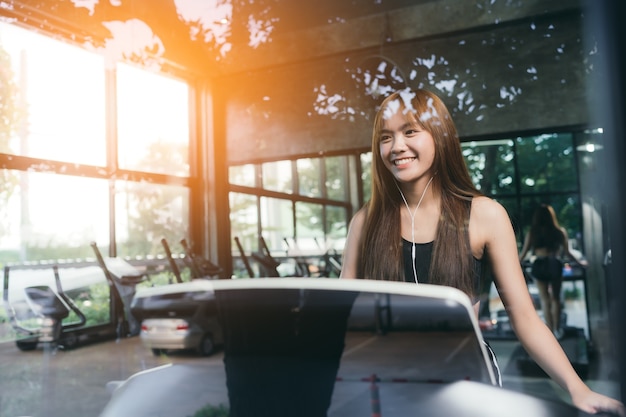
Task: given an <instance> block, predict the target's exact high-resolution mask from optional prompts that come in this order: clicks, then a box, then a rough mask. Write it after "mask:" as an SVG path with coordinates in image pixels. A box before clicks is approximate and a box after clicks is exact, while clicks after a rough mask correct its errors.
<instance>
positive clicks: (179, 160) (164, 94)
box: [117, 64, 189, 176]
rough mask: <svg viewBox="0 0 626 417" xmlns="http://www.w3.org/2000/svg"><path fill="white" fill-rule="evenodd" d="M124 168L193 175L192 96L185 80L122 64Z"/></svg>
mask: <svg viewBox="0 0 626 417" xmlns="http://www.w3.org/2000/svg"><path fill="white" fill-rule="evenodd" d="M117 99H118V100H117V103H118V104H117V110H118V112H117V121H118V150H119V152H118V163H119V165H120V168H123V169H132V170H137V171H146V172H155V173H159V174H170V175H178V176H189V92H188V86H187V84H185V83H184V82H182V81H178V80H174V79H171V78H167V77H164V76H162V75H158V74H153V73H149V72H146V71H145V70H142V69H140V68H135V67H131V66H129V65H124V64H119V65H118V67H117Z"/></svg>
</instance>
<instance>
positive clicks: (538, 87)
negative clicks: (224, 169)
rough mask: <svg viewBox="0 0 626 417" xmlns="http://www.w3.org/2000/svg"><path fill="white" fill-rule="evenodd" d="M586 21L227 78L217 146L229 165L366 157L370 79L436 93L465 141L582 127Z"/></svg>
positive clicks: (528, 24) (532, 23) (421, 43)
mask: <svg viewBox="0 0 626 417" xmlns="http://www.w3.org/2000/svg"><path fill="white" fill-rule="evenodd" d="M581 19H582V18H581V13H580V12H579V11H575V12H572V11H566V12H564V13H562V14H560V15H550V16H541V17H527V18H524V19H520V20H517V21H514V22H508V23H507V24H503V25H497V24H495V25H488V26H487V25H486V26H481V27H478V28H472V30H470V31H464V32H460V33H457V34H453V35H451V34H446V36H442V37H428V38H423V39H418V40H414V41H410V42H401V43H388V44H385V45H384V46H383V47H381V48H376V49H368V50H365V51H361V52H359V53H351V54H343V53H340V54H337V55H335V56H332V57H326V58H321V59H316V60H312V61H307V62H302V63H299V64H291V65H283V66H277V67H274V68H270V69H266V70H262V71H256V72H247V73H242V74H238V75H235V76H231V77H223V78H220V79H219V80H218V82H217V85H218V88H220V90H219V91H220V92H221V93H220V94H222V98H223V100H224V103H225V105H226V116H225V117H226V126H227V130H226V132H225V138H218V140H220V139H221V140H226V142H227V152H228V161H229V163H241V162H245V161H250V160H263V159H279V158H285V157H289V156H292V155H306V154H322V153H325V152H337V151H342V150H354V149H364V148H368V147H369V146H370V139H371V138H370V135H371V133H370V129H371V116H372V112H373V110H374V108H375V106H376V104H377V103H378V102H379V99H378V98H373V97H372V95H371V94H369V95H368V94H367V88H368V87H369V88H371V87H372V84H371V83H368V82H367V77H366V76H364V74H365V73H369V74H370V75H372V76H374V77H376V76H377V77H378V79H379V83H380V84H381V85H384V86H387V87H389V88H402V87H404V86H407V85H408V86H410V87H425V88H428V89H431V90H433V91H435V92H437V93H438V94H439V95H440V96H442V97H443V98H444V100H445V102H446V104H447V105H448V107H449V108H450V110H451V112H452V114H453V116H454V118H455V120H456V123H457V127H458V129H459V133H460V135H461V136H462V137H473V136H481V135H506V134H507V133H510V132H519V131H528V130H539V129H551V128H556V127H561V126H571V125H583V124H585V123H587V122H588V109H587V97H586V81H587V80H586V77H587V73H588V72H589V71H591V70H592V65H591V64H590V63H589V62H588V61H589V60H588V59H586V57H588V56H590V55H592V54H591V51H585V46H584V44H583V40H582V32H581V25H582V20H581ZM380 64H386V65H387V70H386V71H380V70H377V67H378V66H379V65H380ZM390 67H396V72H395V73H394V72H392V71H389V70H388V68H390ZM393 77H396V79H395V80H394V79H393Z"/></svg>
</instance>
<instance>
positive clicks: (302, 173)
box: [296, 158, 322, 197]
mask: <svg viewBox="0 0 626 417" xmlns="http://www.w3.org/2000/svg"><path fill="white" fill-rule="evenodd" d="M296 164H297V167H298V193H299V194H300V195H304V196H307V197H321V196H322V190H321V188H320V175H319V174H320V160H319V158H306V159H298V160H297V161H296Z"/></svg>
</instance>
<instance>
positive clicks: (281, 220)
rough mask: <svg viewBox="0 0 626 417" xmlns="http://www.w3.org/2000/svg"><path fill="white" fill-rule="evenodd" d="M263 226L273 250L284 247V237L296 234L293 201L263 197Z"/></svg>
mask: <svg viewBox="0 0 626 417" xmlns="http://www.w3.org/2000/svg"><path fill="white" fill-rule="evenodd" d="M261 227H262V229H263V237H264V239H265V243H266V244H267V246H268V248H269V249H270V250H271V251H274V250H277V249H281V248H284V244H283V239H284V238H287V237H291V236H293V235H294V230H293V205H292V203H291V201H289V200H282V199H279V198H269V197H261Z"/></svg>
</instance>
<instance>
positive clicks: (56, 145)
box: [0, 23, 190, 263]
mask: <svg viewBox="0 0 626 417" xmlns="http://www.w3.org/2000/svg"><path fill="white" fill-rule="evenodd" d="M0 41H1V43H0V45H1V49H3V50H4V52H3V53H2V60H1V61H0V63H1V65H2V67H1V68H0V69H2V70H3V71H4V72H3V75H5V76H3V78H2V86H3V87H6V90H3V91H5V92H6V98H7V99H6V101H3V102H2V106H0V110H1V111H2V116H3V117H6V119H3V120H6V121H7V122H6V123H4V122H3V124H2V129H1V133H0V149H1V150H2V152H3V153H5V152H6V153H8V154H9V155H10V157H9V158H8V159H7V160H8V161H9V162H10V164H11V167H12V168H11V169H4V170H3V171H2V176H1V178H2V185H0V205H2V207H7V208H8V210H7V211H5V210H1V215H0V232H1V233H0V252H1V253H3V254H6V257H5V256H2V258H1V259H2V262H5V261H11V262H18V263H23V262H31V261H40V260H66V259H81V258H82V259H84V258H93V255H94V254H93V250H92V248H91V247H90V246H89V244H90V242H92V241H95V242H96V243H97V244H98V246H99V247H100V248H111V252H112V253H114V254H119V255H122V256H133V257H135V256H141V257H148V256H155V255H162V254H163V248H162V245H161V242H160V241H161V239H162V238H166V239H167V240H169V241H171V242H178V241H179V240H180V239H181V238H184V237H186V235H187V233H188V224H189V214H188V212H189V199H190V193H189V188H188V186H187V179H188V177H189V176H190V161H189V143H190V137H189V125H190V121H189V97H190V94H189V85H188V83H186V82H184V81H182V80H177V79H174V78H172V77H169V76H164V75H160V74H158V73H154V72H149V71H146V70H142V69H140V68H139V67H131V66H129V65H126V64H122V63H118V64H116V65H106V66H105V58H104V56H103V55H102V54H98V53H95V52H93V51H87V50H85V49H82V48H79V47H77V46H74V45H71V44H69V43H65V42H61V41H59V40H55V39H53V38H50V37H46V36H43V35H41V34H38V33H36V32H33V31H27V30H24V29H21V28H19V27H17V26H13V25H8V24H6V23H0ZM109 64H111V63H110V62H109ZM107 91H108V92H112V91H116V94H105V92H107ZM3 94H4V93H3ZM111 109H117V113H116V114H113V113H112V112H110V111H109V110H111ZM107 155H108V156H111V158H112V160H109V159H108V157H107ZM116 160H117V161H118V162H119V166H118V165H117V164H116V163H115V161H116ZM119 168H122V169H123V170H124V171H123V172H120V171H119ZM61 174H62V175H61ZM168 176H176V177H181V178H177V179H175V180H174V182H175V183H176V184H178V185H173V184H172V178H171V177H169V178H168ZM112 178H116V181H117V182H115V181H114V180H112ZM122 179H123V180H122ZM113 201H115V204H116V206H115V210H112V209H111V207H112V206H111V203H112V202H113ZM112 236H115V237H116V241H113V242H111V241H110V240H111V237H112ZM105 255H108V253H106V252H105Z"/></svg>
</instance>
